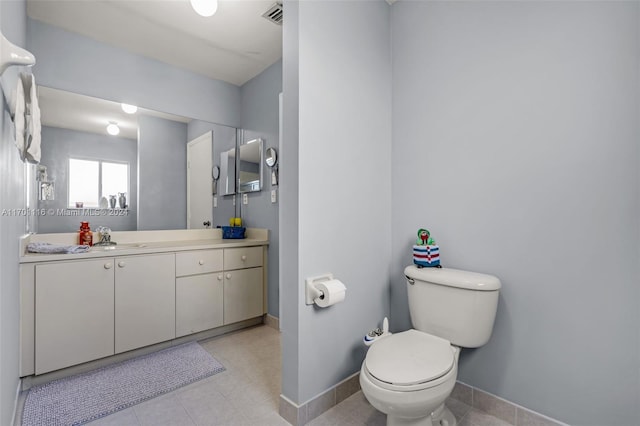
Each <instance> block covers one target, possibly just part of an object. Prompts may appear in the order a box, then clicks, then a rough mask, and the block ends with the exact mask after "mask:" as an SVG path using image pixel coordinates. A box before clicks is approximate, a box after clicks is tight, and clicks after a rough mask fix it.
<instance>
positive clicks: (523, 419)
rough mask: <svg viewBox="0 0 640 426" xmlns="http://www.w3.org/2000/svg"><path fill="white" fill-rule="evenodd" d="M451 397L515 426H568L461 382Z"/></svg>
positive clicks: (457, 384) (457, 383)
mask: <svg viewBox="0 0 640 426" xmlns="http://www.w3.org/2000/svg"><path fill="white" fill-rule="evenodd" d="M450 397H451V398H453V399H456V400H458V401H460V402H462V403H464V404H466V405H468V406H469V407H472V408H475V409H477V410H480V411H483V412H485V413H487V414H489V415H491V416H493V417H497V418H499V419H500V420H504V421H505V422H507V423H509V424H512V425H514V426H533V425H535V426H568V425H567V424H566V423H562V422H561V421H558V420H555V419H553V418H551V417H548V416H545V415H544V414H540V413H537V412H535V411H533V410H530V409H528V408H525V407H523V406H521V405H518V404H515V403H513V402H511V401H508V400H506V399H504V398H501V397H499V396H496V395H493V394H491V393H489V392H486V391H483V390H481V389H478V388H475V387H473V386H470V385H468V384H466V383H463V382H459V381H458V382H456V385H455V387H454V388H453V392H452V393H451V396H450Z"/></svg>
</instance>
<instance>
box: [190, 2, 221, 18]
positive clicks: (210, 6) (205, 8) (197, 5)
mask: <svg viewBox="0 0 640 426" xmlns="http://www.w3.org/2000/svg"><path fill="white" fill-rule="evenodd" d="M189 2H190V3H191V7H193V10H195V11H196V13H197V14H198V15H200V16H204V17H209V16H213V14H214V13H216V10H218V0H189Z"/></svg>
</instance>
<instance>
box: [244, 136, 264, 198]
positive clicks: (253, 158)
mask: <svg viewBox="0 0 640 426" xmlns="http://www.w3.org/2000/svg"><path fill="white" fill-rule="evenodd" d="M261 189H262V139H253V140H251V141H249V142H247V143H246V144H244V145H240V161H239V164H238V192H240V193H244V192H256V191H260V190H261Z"/></svg>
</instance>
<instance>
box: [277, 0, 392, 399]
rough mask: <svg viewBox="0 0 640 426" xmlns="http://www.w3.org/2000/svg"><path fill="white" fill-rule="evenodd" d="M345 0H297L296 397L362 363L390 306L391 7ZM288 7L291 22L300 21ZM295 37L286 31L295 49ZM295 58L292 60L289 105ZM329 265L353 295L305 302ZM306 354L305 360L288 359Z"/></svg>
mask: <svg viewBox="0 0 640 426" xmlns="http://www.w3.org/2000/svg"><path fill="white" fill-rule="evenodd" d="M338 5H339V13H336V9H335V7H336V3H335V2H324V1H306V2H300V3H299V4H298V10H297V12H298V13H297V18H298V22H297V23H298V28H297V30H298V32H299V33H298V49H299V50H298V55H299V56H298V60H299V63H298V72H299V74H298V78H299V80H298V88H297V89H298V102H299V104H298V111H297V114H298V117H299V121H298V123H297V125H298V133H297V134H293V133H292V132H291V130H292V127H295V125H296V123H295V115H296V112H295V111H291V110H290V109H289V108H290V107H289V106H285V108H286V110H285V117H284V119H285V134H284V136H285V141H283V144H284V147H283V149H282V151H283V154H282V157H283V165H282V169H281V170H282V172H283V175H282V177H283V181H284V179H285V178H289V177H291V175H290V174H285V170H286V168H287V167H288V165H289V164H290V162H291V161H294V159H293V158H286V156H287V155H288V154H291V152H288V151H287V150H288V149H289V148H290V147H291V146H292V145H294V144H295V143H296V140H297V144H298V158H297V159H298V169H297V171H298V185H299V189H300V190H299V191H298V195H297V197H298V199H297V203H296V202H295V201H293V200H294V199H295V194H293V193H292V191H293V190H294V185H289V184H283V185H282V187H281V188H280V189H281V194H282V197H281V199H282V201H283V206H282V209H281V212H282V211H283V210H284V208H285V207H284V203H285V201H286V203H287V207H288V208H294V209H297V212H298V215H299V216H298V217H299V222H298V224H297V225H298V226H297V227H298V240H297V241H295V242H293V241H292V239H291V236H292V235H291V233H289V234H288V235H286V240H285V235H284V233H283V235H282V240H283V241H282V242H283V248H284V249H285V250H283V253H282V256H283V259H286V260H287V263H288V262H292V263H295V262H297V263H298V265H297V268H298V274H297V276H294V274H293V273H294V272H295V271H294V268H295V267H291V266H289V267H287V269H286V271H282V270H281V272H283V274H284V275H283V280H282V282H281V286H282V288H281V289H282V291H283V292H285V294H284V295H283V304H286V305H287V306H288V305H292V306H295V307H296V309H297V312H291V311H290V310H289V309H287V310H286V311H285V312H284V321H285V324H284V326H283V327H284V328H285V330H284V331H283V333H284V334H283V341H284V345H285V348H284V349H283V386H282V389H283V393H284V395H285V396H286V397H287V398H289V399H290V400H292V401H294V402H297V403H302V402H305V401H307V400H309V399H310V398H312V397H314V396H316V395H318V394H319V393H321V392H324V391H325V390H326V389H328V388H330V387H331V386H333V385H335V384H336V383H337V382H339V381H340V380H342V379H344V378H346V377H347V376H349V375H350V374H352V373H355V372H357V371H358V370H359V368H360V365H361V363H362V360H363V359H364V356H365V346H364V345H363V344H362V337H363V335H364V334H365V333H366V332H367V331H369V330H370V329H371V328H375V327H376V326H378V325H380V323H381V321H382V318H383V317H384V316H385V315H388V309H389V299H388V291H389V290H388V285H389V283H388V277H389V261H390V258H391V248H390V246H389V244H388V242H389V241H390V239H391V234H390V233H391V207H390V203H391V183H390V182H391V163H390V161H389V158H390V157H391V85H390V79H391V56H390V53H391V52H390V27H389V7H388V5H387V4H386V3H385V2H383V1H377V2H359V1H354V2H340V3H338ZM288 6H289V4H286V5H285V8H286V7H288ZM292 9H293V8H292ZM286 10H287V19H286V20H285V27H286V26H287V25H289V24H288V21H289V20H290V19H292V17H291V15H292V13H291V12H290V9H288V8H287V9H286ZM293 10H294V11H295V9H293ZM293 19H295V17H294V18H293ZM291 35H292V34H291V33H289V32H288V31H285V34H284V36H285V55H288V53H289V50H288V49H289V47H290V45H288V43H291V40H288V38H289V37H291ZM294 49H295V48H294ZM291 65H292V64H291V63H289V62H288V61H287V59H285V66H284V69H285V87H284V88H285V104H286V102H287V100H288V99H289V98H288V96H289V95H288V94H287V93H286V92H287V90H288V89H289V87H290V86H289V85H288V84H289V83H288V82H287V81H286V79H287V77H288V75H289V74H288V73H289V71H290V69H289V66H291ZM292 113H293V114H292ZM292 152H293V150H292ZM354 176H358V178H359V179H358V180H359V182H358V183H356V182H353V177H354ZM285 193H286V194H285ZM292 201H293V202H292ZM283 224H284V223H281V225H283ZM295 225H296V224H295V223H294V222H292V223H290V224H289V223H287V224H286V226H287V227H288V226H295ZM281 230H282V228H281ZM285 242H286V243H287V244H286V245H284V243H285ZM326 272H331V273H333V274H334V276H335V277H336V278H338V279H340V280H342V281H343V282H344V284H345V285H346V287H347V296H346V300H345V301H344V302H342V303H340V304H336V305H334V306H331V307H329V308H327V309H319V308H316V307H315V306H307V305H305V304H304V280H305V278H307V277H311V276H316V275H319V274H322V273H326ZM294 322H297V323H298V324H297V327H298V328H297V330H296V326H295V325H294V324H293V323H294ZM294 333H296V336H293V334H294ZM296 338H297V342H296ZM296 343H297V344H296ZM290 345H296V348H297V349H294V348H292V347H291V346H290ZM295 351H297V354H296V353H295ZM285 357H286V359H285ZM296 357H297V364H294V365H290V364H288V362H289V361H290V360H291V359H294V360H295V358H296ZM292 369H297V370H298V371H297V372H292V371H290V370H292ZM291 380H296V381H297V382H296V383H291Z"/></svg>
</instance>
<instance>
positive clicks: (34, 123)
mask: <svg viewBox="0 0 640 426" xmlns="http://www.w3.org/2000/svg"><path fill="white" fill-rule="evenodd" d="M21 79H22V82H23V85H24V90H25V95H26V96H25V98H26V100H27V102H26V114H25V118H26V123H25V124H26V129H25V141H26V145H27V152H26V155H25V158H26V160H27V161H29V162H30V163H39V162H40V154H41V151H40V142H41V140H42V136H41V130H42V124H41V122H40V105H39V104H38V93H37V88H36V78H35V77H34V76H33V74H21Z"/></svg>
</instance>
